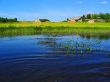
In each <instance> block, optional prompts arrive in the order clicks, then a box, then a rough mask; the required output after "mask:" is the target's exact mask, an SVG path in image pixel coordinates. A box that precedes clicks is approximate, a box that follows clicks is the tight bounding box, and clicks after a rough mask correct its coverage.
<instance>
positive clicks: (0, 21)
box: [0, 17, 17, 23]
mask: <svg viewBox="0 0 110 82" xmlns="http://www.w3.org/2000/svg"><path fill="white" fill-rule="evenodd" d="M7 22H17V18H13V19H12V18H11V19H8V18H3V17H0V23H7Z"/></svg>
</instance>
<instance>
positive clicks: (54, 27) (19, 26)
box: [0, 22, 110, 36]
mask: <svg viewBox="0 0 110 82" xmlns="http://www.w3.org/2000/svg"><path fill="white" fill-rule="evenodd" d="M22 33H53V34H58V33H60V34H85V35H88V34H89V35H90V36H93V35H96V34H98V35H105V34H106V35H108V36H109V34H110V22H107V23H104V22H103V23H93V24H89V23H85V22H78V23H68V22H43V23H42V22H41V23H40V22H16V23H0V34H7V35H8V34H22Z"/></svg>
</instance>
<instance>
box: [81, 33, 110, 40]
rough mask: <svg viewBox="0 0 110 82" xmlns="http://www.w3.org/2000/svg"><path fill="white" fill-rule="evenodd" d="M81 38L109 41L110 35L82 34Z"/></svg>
mask: <svg viewBox="0 0 110 82" xmlns="http://www.w3.org/2000/svg"><path fill="white" fill-rule="evenodd" d="M80 36H81V37H82V38H87V39H91V38H94V39H96V38H97V39H100V40H108V39H109V38H110V35H109V34H106V33H105V34H92V35H91V34H80Z"/></svg>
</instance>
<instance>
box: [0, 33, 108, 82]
mask: <svg viewBox="0 0 110 82" xmlns="http://www.w3.org/2000/svg"><path fill="white" fill-rule="evenodd" d="M0 82H110V38H109V37H108V38H104V37H98V36H96V37H87V36H86V37H85V36H80V35H30V36H29V35H28V36H12V37H9V36H5V37H1V38H0Z"/></svg>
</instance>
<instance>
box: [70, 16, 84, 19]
mask: <svg viewBox="0 0 110 82" xmlns="http://www.w3.org/2000/svg"><path fill="white" fill-rule="evenodd" d="M81 18H82V16H77V17H73V18H69V20H80V19H81Z"/></svg>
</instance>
